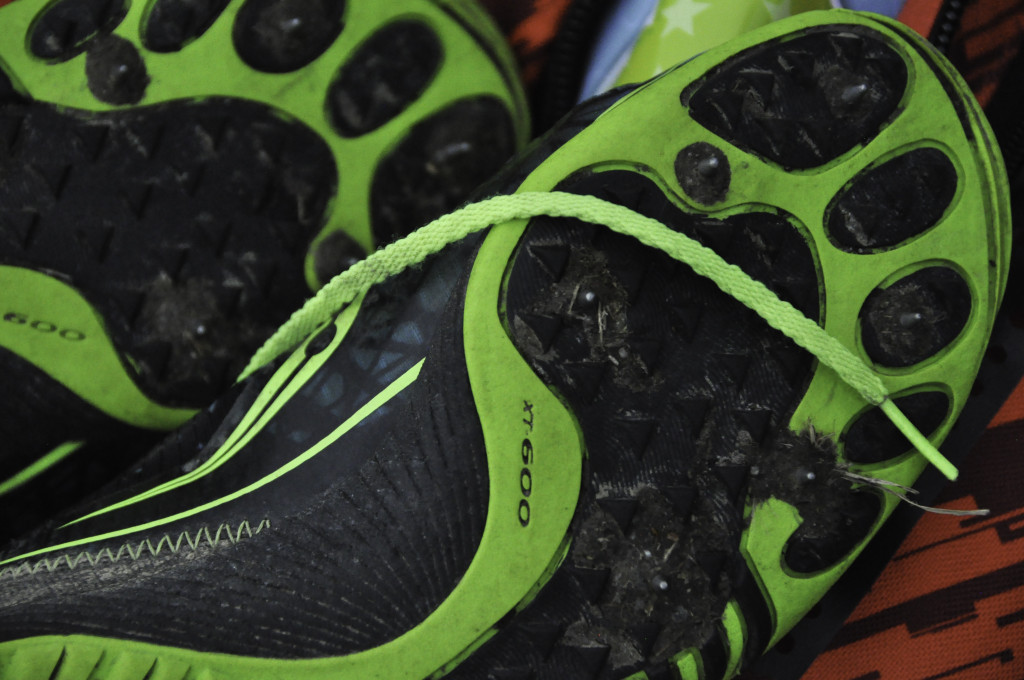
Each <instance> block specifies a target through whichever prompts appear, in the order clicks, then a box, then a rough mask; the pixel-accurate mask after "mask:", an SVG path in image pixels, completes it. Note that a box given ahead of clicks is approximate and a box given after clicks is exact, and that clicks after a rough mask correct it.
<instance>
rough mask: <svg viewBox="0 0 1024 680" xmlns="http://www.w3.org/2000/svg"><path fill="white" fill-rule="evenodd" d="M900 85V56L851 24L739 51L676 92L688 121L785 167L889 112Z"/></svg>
mask: <svg viewBox="0 0 1024 680" xmlns="http://www.w3.org/2000/svg"><path fill="white" fill-rule="evenodd" d="M906 84H907V66H906V63H905V62H904V61H903V59H902V57H900V55H899V54H898V53H897V52H896V51H894V50H892V49H891V48H890V47H889V46H888V45H886V44H885V43H884V42H882V41H881V40H880V39H878V38H877V37H874V36H872V35H869V34H867V32H862V31H860V30H859V29H858V28H857V27H853V26H851V27H850V28H849V31H844V32H842V33H838V32H835V31H831V32H827V33H825V32H821V33H816V32H810V33H809V34H806V35H803V36H800V37H797V38H794V39H792V40H789V41H787V42H786V43H784V44H782V45H780V44H777V43H773V44H771V45H767V46H759V47H755V48H752V49H751V50H748V51H747V52H743V53H741V54H739V55H737V56H736V57H734V58H733V59H732V60H730V61H726V62H725V63H723V64H722V65H721V66H720V67H719V68H718V69H715V70H714V71H712V72H711V73H709V74H708V76H707V77H706V78H705V79H704V80H703V81H702V82H700V83H698V84H696V85H695V86H694V87H691V88H688V89H687V90H685V91H684V92H683V95H682V100H683V103H684V104H687V105H689V107H690V112H691V115H692V116H693V118H694V119H695V120H696V121H697V122H699V123H700V124H701V125H704V126H705V127H707V128H708V129H709V130H711V131H712V132H714V133H715V134H717V135H719V136H720V137H723V138H725V139H728V140H730V141H731V142H732V143H734V144H737V145H738V146H740V147H742V148H744V149H747V150H749V151H752V152H753V153H755V154H758V155H759V156H761V157H763V158H767V159H769V160H771V161H773V162H775V163H778V164H779V165H782V166H783V167H786V168H796V169H806V168H814V167H818V166H820V165H824V164H826V163H828V162H830V161H832V160H834V159H836V158H838V157H840V156H842V155H843V154H844V153H846V152H848V151H850V150H851V149H853V148H854V147H856V146H857V145H859V144H862V143H864V142H866V141H867V140H869V139H871V138H872V137H874V136H875V134H877V132H878V130H879V129H881V127H882V126H884V125H885V124H886V122H888V121H889V120H890V119H891V118H893V117H894V116H895V114H896V113H897V111H898V107H899V104H900V101H901V99H902V97H903V93H904V91H905V89H906Z"/></svg>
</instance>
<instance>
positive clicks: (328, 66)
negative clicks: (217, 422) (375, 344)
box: [0, 0, 527, 536]
mask: <svg viewBox="0 0 1024 680" xmlns="http://www.w3.org/2000/svg"><path fill="white" fill-rule="evenodd" d="M0 24H2V25H3V35H2V37H0V178H2V182H0V375H2V378H0V380H2V388H0V438H2V440H3V447H2V450H0V515H3V516H4V517H5V519H10V518H13V519H11V521H10V522H5V527H4V529H3V530H0V536H2V535H4V534H7V533H11V532H14V531H15V530H16V529H17V528H19V527H20V526H24V525H27V524H30V523H31V522H32V521H33V520H34V519H35V518H37V517H39V516H42V515H45V514H47V513H48V512H50V511H52V509H53V505H54V503H55V500H54V499H56V498H65V497H66V496H67V495H68V494H74V493H76V491H75V490H76V489H79V488H82V487H83V486H90V485H92V484H94V483H95V482H96V481H97V480H99V479H102V478H103V477H104V476H105V475H107V474H109V471H110V470H111V469H116V468H117V467H119V466H120V465H123V464H124V462H125V460H126V456H127V454H128V453H130V452H133V451H135V450H136V449H138V447H139V445H140V443H141V442H145V445H144V446H142V448H141V452H145V450H146V449H148V448H150V447H151V446H152V445H153V443H154V437H153V434H154V433H155V432H163V431H167V430H171V429H173V428H175V427H177V426H179V425H181V424H182V423H183V422H184V421H185V420H187V419H188V418H190V417H191V416H192V415H193V414H195V413H196V411H197V409H199V408H202V407H205V406H206V405H208V404H209V403H210V402H211V401H212V400H213V399H214V398H216V397H217V396H219V395H220V394H221V393H222V392H223V391H224V390H225V389H227V387H229V386H230V385H231V383H232V382H233V381H234V379H235V378H236V377H237V376H238V373H239V371H240V370H241V369H242V368H243V367H244V366H245V362H246V360H248V358H249V357H250V356H251V355H252V353H253V351H255V350H256V349H257V348H258V347H259V346H260V345H261V344H262V343H263V342H264V341H265V340H266V338H267V337H269V335H270V334H271V333H272V332H273V331H274V330H275V329H276V328H277V327H278V326H279V325H280V324H281V323H282V322H283V321H284V320H285V319H287V317H288V315H289V314H291V313H292V312H293V311H295V310H296V309H297V308H298V307H299V306H300V305H301V304H302V302H303V301H304V300H305V299H306V298H307V297H308V294H309V291H310V289H311V288H317V287H319V286H320V285H321V284H322V283H324V282H326V281H327V280H329V279H330V278H331V277H332V276H334V275H335V274H337V273H338V272H339V271H341V270H343V269H344V268H346V267H347V266H349V265H351V263H352V262H354V261H356V260H358V259H359V258H361V257H363V256H364V255H365V254H366V253H367V252H369V251H371V250H372V249H374V248H375V247H376V246H378V245H380V244H382V243H388V242H391V241H393V240H395V239H396V238H399V237H401V236H403V235H405V234H407V233H408V232H409V231H411V230H413V229H414V228H416V227H419V226H421V225H422V224H425V223H426V222H428V221H430V220H431V219H433V218H435V217H438V216H439V215H442V214H444V213H445V212H448V211H449V210H451V209H453V208H454V207H456V206H457V205H458V204H459V203H461V202H462V201H463V200H464V199H465V197H466V196H467V195H468V193H469V192H470V191H472V190H473V189H475V188H476V187H477V186H478V185H479V184H480V182H481V181H482V180H483V179H485V178H486V177H488V176H489V175H491V174H493V173H494V172H495V171H497V170H498V169H499V168H500V167H501V166H502V165H503V164H504V162H505V161H506V160H508V158H509V157H510V156H511V155H512V154H513V153H514V152H515V150H516V149H517V148H519V147H520V146H521V145H522V144H524V143H525V141H526V135H527V131H526V120H527V114H526V111H525V103H524V100H523V97H522V93H521V90H520V87H519V85H518V78H517V76H516V74H515V67H514V64H513V62H512V58H511V55H510V53H509V52H508V50H507V48H506V47H505V45H504V40H503V38H502V37H501V35H500V33H499V32H498V31H497V29H496V28H495V27H494V26H493V24H492V23H491V22H490V19H489V17H488V16H487V15H486V13H485V12H484V11H483V10H482V9H481V8H479V7H478V6H476V5H475V4H474V3H473V2H472V0H397V1H391V2H377V1H376V0H348V1H347V2H342V1H340V0H339V1H333V0H332V1H327V0H310V1H309V2H293V1H291V0H239V1H232V2H228V1H227V0H154V1H152V2H134V3H131V2H128V1H127V0H59V1H57V2H50V1H47V0H18V1H17V2H14V3H12V4H10V5H7V6H5V7H4V8H3V9H2V10H0ZM44 476H45V477H46V478H47V479H46V481H45V483H44V481H43V477H44ZM30 482H34V483H32V484H30ZM15 525H17V526H15Z"/></svg>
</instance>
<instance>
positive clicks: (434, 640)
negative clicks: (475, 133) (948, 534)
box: [0, 11, 1009, 680]
mask: <svg viewBox="0 0 1024 680" xmlns="http://www.w3.org/2000/svg"><path fill="white" fill-rule="evenodd" d="M1006 195H1007V187H1006V180H1005V175H1004V173H1003V171H1002V165H1001V161H1000V158H999V155H998V152H997V150H996V149H995V148H994V146H993V144H992V140H991V135H990V132H989V130H988V127H987V124H986V123H985V121H984V119H983V117H982V115H981V114H980V112H979V110H978V107H977V105H976V104H975V103H974V102H973V100H972V99H971V98H970V95H969V92H968V91H967V90H966V88H965V86H964V84H963V82H962V81H960V80H959V79H958V77H957V76H956V75H955V73H954V72H953V70H952V69H951V68H950V67H949V65H948V64H947V63H946V62H945V61H944V60H943V58H942V57H941V56H939V55H938V54H937V53H935V52H934V51H933V50H932V49H931V48H929V47H928V46H927V44H926V43H924V42H923V41H922V40H921V39H919V38H916V37H914V35H913V34H912V33H911V32H909V31H908V30H906V29H904V28H901V27H900V26H899V25H897V24H896V23H895V22H891V21H889V20H885V19H882V18H875V17H872V16H868V15H863V14H858V13H848V12H842V11H835V12H824V13H807V14H803V15H800V16H797V17H793V18H790V19H787V20H783V21H780V22H776V23H773V24H771V25H769V26H766V27H764V28H762V29H760V30H758V31H756V32H754V33H751V34H749V35H746V36H743V37H741V38H739V39H738V40H736V41H733V42H730V43H728V44H727V45H723V46H720V47H718V48H715V49H712V50H709V51H708V52H706V53H704V54H703V55H701V56H699V57H697V58H695V59H693V60H691V61H689V62H687V63H685V64H683V65H680V66H678V67H676V68H674V69H672V70H670V71H668V72H667V73H665V74H664V75H662V76H660V77H659V78H657V79H655V80H653V81H651V82H649V83H647V84H645V85H643V86H640V87H638V88H632V89H625V90H617V91H614V92H611V93H608V94H607V95H605V96H604V97H602V98H600V99H597V100H594V101H591V102H589V103H587V104H586V105H584V106H583V107H582V108H580V109H578V110H577V111H576V112H575V113H574V114H573V115H572V116H571V117H569V118H568V119H566V120H565V121H564V122H563V123H562V125H561V126H559V127H558V128H556V129H555V130H554V131H552V132H551V133H550V134H549V135H547V136H545V137H544V138H542V139H541V140H539V141H538V142H536V143H535V144H534V146H533V147H532V148H531V150H530V151H529V152H527V153H526V154H525V155H524V156H522V157H520V159H519V160H518V161H517V162H516V163H515V164H513V165H510V166H509V167H508V168H507V169H506V170H505V171H503V172H502V173H501V174H500V175H499V177H498V178H497V179H495V180H494V182H493V183H491V184H490V185H489V186H488V188H487V194H486V196H488V197H487V198H485V199H484V200H481V201H479V202H476V203H472V204H470V205H468V206H466V207H464V208H462V209H460V210H458V211H456V212H454V213H451V214H449V215H447V216H445V217H443V218H441V219H439V220H437V221H435V222H432V223H431V224H429V225H427V226H426V227H424V228H422V229H420V230H418V231H416V232H414V233H413V234H412V235H410V236H408V237H407V238H405V239H402V240H400V241H398V242H396V243H395V244H392V245H390V246H388V247H387V248H385V249H383V250H382V251H380V252H378V253H375V254H373V255H371V256H370V257H369V258H368V259H366V260H364V261H362V262H360V263H358V264H356V265H354V266H353V267H351V268H349V269H348V270H347V271H346V272H345V273H343V274H342V275H340V276H339V277H337V278H336V279H335V280H334V281H332V283H331V284H329V285H328V286H327V287H325V288H324V289H323V290H322V291H321V292H320V293H319V294H318V296H317V297H316V298H314V299H313V300H312V301H311V302H310V303H308V304H307V306H305V307H304V308H303V310H302V311H301V312H299V313H298V314H296V315H295V316H293V317H292V319H290V320H289V321H288V322H287V323H286V324H285V325H284V326H282V328H281V329H280V330H279V331H278V333H277V334H275V335H274V336H273V337H272V338H271V339H270V341H269V342H268V343H267V344H266V345H264V346H263V348H261V350H260V351H259V352H258V353H257V354H256V355H255V356H254V357H253V360H252V362H251V363H250V365H249V366H248V367H247V369H246V377H245V379H243V380H242V381H241V382H239V384H238V387H237V388H236V392H235V393H233V394H232V395H231V397H230V398H228V399H225V400H222V401H221V402H219V403H218V405H217V406H215V407H214V409H212V410H211V411H208V412H205V413H206V415H205V416H204V417H205V418H206V419H207V421H208V422H206V423H200V424H199V425H195V426H194V427H193V428H192V432H190V431H183V432H180V433H179V434H178V435H177V439H176V441H175V442H170V441H169V443H168V444H167V445H168V446H177V445H179V444H182V445H188V446H193V447H194V448H195V449H196V450H197V451H198V453H197V454H196V455H195V456H193V457H192V459H191V460H189V461H188V462H187V464H185V465H182V466H179V467H176V468H172V467H167V466H161V465H160V462H159V461H160V455H161V451H160V450H159V449H158V450H156V451H154V453H153V454H152V456H151V457H149V458H148V459H147V460H146V461H145V466H143V467H148V469H149V470H150V471H151V474H149V473H144V472H140V473H139V475H134V476H132V477H130V478H128V479H126V480H124V482H123V483H122V484H121V485H120V487H119V488H116V489H110V490H109V492H108V493H107V494H106V496H105V497H103V498H97V499H95V500H94V501H91V502H90V503H89V504H87V505H85V506H82V507H79V508H78V509H77V510H76V512H75V513H74V514H72V515H68V516H67V517H66V519H65V520H63V521H62V523H61V524H60V525H58V526H54V527H52V528H51V529H48V530H44V531H40V532H38V533H36V534H35V535H33V536H31V537H26V538H24V539H21V540H19V541H18V543H17V544H16V545H13V546H11V547H10V548H9V549H8V550H7V552H6V557H5V558H3V559H2V560H0V677H3V678H18V679H19V680H33V679H35V678H39V679H44V680H45V679H48V678H59V679H60V680H75V679H84V678H87V677H110V678H122V679H125V680H127V679H138V680H141V679H142V678H149V679H157V678H159V679H164V678H183V677H195V678H211V679H213V678H218V679H228V678H254V677H259V678H271V677H274V678H295V677H301V678H323V679H327V678H331V679H333V680H340V679H347V678H351V679H353V680H355V679H359V680H363V679H365V678H388V679H401V678H407V679H409V680H421V679H422V678H448V679H449V680H453V679H458V680H465V679H470V678H472V679H484V678H486V679H495V680H496V679H499V678H501V679H505V680H508V679H520V678H521V679H524V680H525V679H527V678H533V679H535V680H536V679H552V680H554V679H557V680H584V679H587V680H590V679H593V678H607V679H615V680H620V679H624V678H629V679H631V680H641V679H644V678H646V679H647V680H657V679H661V678H676V679H677V680H678V679H679V678H685V679H687V680H697V679H702V680H712V679H713V680H719V679H721V678H727V677H731V676H733V675H734V674H735V673H736V672H737V671H738V670H739V669H741V668H742V667H743V666H744V665H746V664H749V663H750V662H751V661H752V660H753V659H755V658H756V657H757V656H758V655H759V654H760V653H761V652H762V651H764V650H765V649H766V648H768V647H770V646H771V645H772V644H774V643H775V642H776V641H778V640H779V639H780V637H781V636H782V635H784V634H785V632H786V631H787V630H788V629H789V628H790V627H791V626H793V625H794V623H795V622H797V621H798V620H799V619H800V618H801V617H802V616H803V615H804V614H805V613H806V612H807V611H808V610H809V609H810V608H811V607H812V606H813V604H814V603H815V602H816V601H817V600H818V599H819V598H821V597H822V595H823V594H824V593H825V591H826V590H828V588H829V586H830V585H831V584H832V583H834V582H835V580H836V579H837V578H839V576H840V574H842V572H843V571H844V570H845V569H846V568H847V567H848V566H849V565H850V563H851V562H852V561H853V560H854V559H855V557H856V556H857V554H858V553H859V552H860V551H861V550H862V548H863V547H864V546H865V544H866V543H867V542H868V541H869V540H870V539H871V537H872V536H873V534H874V533H875V532H876V531H877V529H878V528H879V526H880V524H881V523H882V522H883V521H884V520H885V518H886V517H887V516H888V514H889V513H890V512H891V511H892V510H893V508H894V507H895V506H896V505H897V504H898V503H900V502H902V501H901V500H900V499H899V498H898V496H899V495H902V494H904V493H909V492H907V491H904V487H909V486H910V485H911V484H913V482H914V480H915V479H916V477H917V476H918V475H919V474H920V473H921V472H922V471H923V470H924V469H925V468H926V467H927V466H928V464H929V462H931V463H933V464H934V465H936V466H937V467H938V468H939V469H941V470H942V471H943V472H944V473H946V474H947V475H948V476H951V477H952V476H955V469H952V468H951V466H949V465H948V461H946V460H945V459H944V458H943V457H942V455H941V454H940V453H939V452H938V451H937V450H936V449H935V445H937V444H939V443H940V442H941V441H942V440H943V438H944V437H945V436H946V434H947V433H948V432H949V429H950V427H951V426H952V424H953V422H954V420H955V419H956V417H957V414H958V413H959V411H960V409H961V408H962V407H963V405H964V402H965V400H966V399H967V397H968V394H969V392H970V388H971V384H972V381H973V379H974V375H975V372H976V371H977V367H978V365H979V363H980V359H981V356H982V353H983V351H984V349H985V347H986V343H987V340H988V336H989V333H990V331H991V327H992V323H993V317H994V314H995V310H996V308H997V306H998V304H999V302H1000V298H1001V295H1002V291H1003V286H1004V282H1005V278H1006V262H1007V253H1008V249H1009V215H1008V208H1007V200H1006ZM193 432H199V434H198V435H196V434H193ZM207 433H209V434H207Z"/></svg>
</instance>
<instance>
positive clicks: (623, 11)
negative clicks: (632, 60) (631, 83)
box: [579, 0, 658, 101]
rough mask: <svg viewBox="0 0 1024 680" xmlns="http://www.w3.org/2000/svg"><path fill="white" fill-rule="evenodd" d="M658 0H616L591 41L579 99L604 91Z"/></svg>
mask: <svg viewBox="0 0 1024 680" xmlns="http://www.w3.org/2000/svg"><path fill="white" fill-rule="evenodd" d="M657 9H658V0H619V1H618V2H617V3H616V5H615V7H614V8H613V9H612V11H611V12H610V13H609V15H608V17H607V19H605V22H604V25H603V26H602V27H601V30H600V32H599V33H598V36H597V40H596V41H595V42H594V49H593V52H592V53H591V55H590V66H589V68H588V69H587V74H586V76H584V78H583V85H582V87H581V88H580V96H579V99H580V101H582V100H584V99H589V98H590V97H593V96H594V95H596V94H600V93H601V92H604V91H605V90H607V89H608V88H609V87H611V85H612V83H614V82H615V79H616V78H617V77H618V75H619V73H621V72H622V69H623V68H624V67H625V65H626V62H627V60H628V59H629V55H630V54H631V53H632V51H633V46H634V45H636V41H637V39H638V38H639V37H640V34H641V33H642V32H643V30H644V28H645V27H646V26H647V25H648V24H650V22H651V20H652V19H653V18H654V13H655V11H657Z"/></svg>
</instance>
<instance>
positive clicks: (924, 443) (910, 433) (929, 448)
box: [881, 399, 960, 482]
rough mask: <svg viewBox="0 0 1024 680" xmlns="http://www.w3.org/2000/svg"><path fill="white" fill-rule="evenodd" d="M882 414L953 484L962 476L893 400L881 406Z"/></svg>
mask: <svg viewBox="0 0 1024 680" xmlns="http://www.w3.org/2000/svg"><path fill="white" fill-rule="evenodd" d="M881 409H882V412H883V413H885V415H886V416H888V418H889V420H890V421H892V424H893V425H895V426H896V428H897V429H898V430H899V431H900V432H902V433H903V436H904V437H906V438H907V439H908V440H910V443H911V444H913V445H914V448H915V449H917V450H918V452H919V453H920V454H921V455H922V456H924V457H925V459H926V460H927V461H928V462H929V463H931V464H932V465H934V466H935V467H936V468H938V470H939V472H941V473H942V474H943V475H945V477H946V479H948V480H949V481H951V482H955V481H956V478H957V477H958V476H959V475H960V471H959V470H957V469H956V466H955V465H953V464H952V463H951V462H949V459H948V458H946V457H945V456H943V455H942V453H940V452H939V450H938V449H937V448H935V446H934V445H933V444H932V443H931V442H930V441H928V438H927V437H925V436H924V435H923V434H921V431H920V430H918V429H917V428H916V427H915V426H914V424H913V423H911V422H910V419H909V418H907V417H906V416H905V415H903V411H900V410H899V408H898V407H897V406H896V404H895V402H893V400H892V399H886V400H885V401H883V402H882V404H881Z"/></svg>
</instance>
